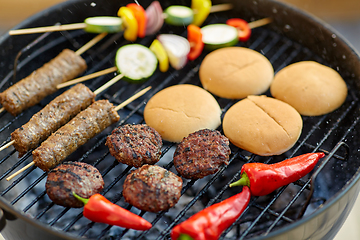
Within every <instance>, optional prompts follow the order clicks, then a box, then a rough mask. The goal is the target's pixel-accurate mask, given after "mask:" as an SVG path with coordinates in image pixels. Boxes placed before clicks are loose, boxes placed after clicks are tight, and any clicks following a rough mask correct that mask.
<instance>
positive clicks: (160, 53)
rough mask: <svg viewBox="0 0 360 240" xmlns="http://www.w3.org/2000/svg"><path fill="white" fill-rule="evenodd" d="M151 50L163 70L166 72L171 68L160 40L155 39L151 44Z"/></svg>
mask: <svg viewBox="0 0 360 240" xmlns="http://www.w3.org/2000/svg"><path fill="white" fill-rule="evenodd" d="M149 48H150V50H151V51H152V52H153V53H154V54H155V55H156V58H157V59H158V61H159V69H160V71H161V72H166V71H167V70H168V69H169V58H168V55H167V53H166V51H165V49H164V47H163V46H162V45H161V43H160V42H159V40H157V39H155V40H154V41H153V42H152V43H151V45H150V47H149Z"/></svg>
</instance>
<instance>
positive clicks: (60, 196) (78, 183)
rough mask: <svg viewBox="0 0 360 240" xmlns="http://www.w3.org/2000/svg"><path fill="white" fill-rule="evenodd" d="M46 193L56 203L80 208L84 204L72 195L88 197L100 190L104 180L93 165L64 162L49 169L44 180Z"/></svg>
mask: <svg viewBox="0 0 360 240" xmlns="http://www.w3.org/2000/svg"><path fill="white" fill-rule="evenodd" d="M45 187H46V193H47V195H48V196H49V198H50V199H51V200H52V201H53V202H54V203H56V204H58V205H61V206H64V207H73V208H80V207H83V206H84V204H83V203H82V202H81V201H79V200H78V199H76V198H75V197H74V195H73V192H75V193H76V194H77V195H79V196H80V197H83V198H89V197H91V196H92V195H94V194H96V193H99V192H101V190H102V189H103V188H104V180H103V178H102V176H101V174H100V172H99V171H98V170H97V169H96V168H95V167H93V166H91V165H89V164H87V163H83V162H65V163H63V164H60V165H59V166H57V167H56V168H54V169H53V170H51V171H50V172H49V174H48V176H47V180H46V184H45Z"/></svg>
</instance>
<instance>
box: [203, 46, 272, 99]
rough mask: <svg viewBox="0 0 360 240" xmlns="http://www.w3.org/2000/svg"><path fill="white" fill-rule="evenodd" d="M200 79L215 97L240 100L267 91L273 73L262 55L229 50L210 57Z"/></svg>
mask: <svg viewBox="0 0 360 240" xmlns="http://www.w3.org/2000/svg"><path fill="white" fill-rule="evenodd" d="M199 77H200V81H201V84H202V86H203V87H204V89H206V90H208V91H209V92H211V93H213V94H215V95H216V96H219V97H222V98H228V99H241V98H245V97H247V96H248V95H257V94H262V93H264V92H265V91H267V90H268V89H269V87H270V84H271V82H272V80H273V78H274V69H273V67H272V65H271V63H270V62H269V60H268V59H267V58H266V57H265V56H263V55H262V54H261V53H259V52H257V51H255V50H252V49H249V48H244V47H227V48H221V49H218V50H215V51H213V52H211V53H209V54H208V55H207V56H206V57H205V58H204V60H203V62H202V63H201V66H200V69H199Z"/></svg>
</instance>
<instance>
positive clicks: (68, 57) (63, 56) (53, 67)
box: [0, 33, 106, 116]
mask: <svg viewBox="0 0 360 240" xmlns="http://www.w3.org/2000/svg"><path fill="white" fill-rule="evenodd" d="M105 36H106V33H102V34H99V35H97V36H96V37H95V38H93V39H92V40H91V41H89V42H88V43H87V44H85V45H84V46H83V47H81V48H80V49H79V50H77V51H76V52H74V51H72V50H70V49H64V50H63V51H62V52H61V53H60V54H59V55H57V56H56V57H55V58H54V59H52V60H51V61H50V62H48V63H46V64H44V65H43V66H42V67H40V68H39V69H37V70H35V71H33V72H32V73H31V74H30V75H29V76H28V77H26V78H24V79H22V80H21V81H19V82H17V83H16V84H14V85H12V86H11V87H9V88H8V89H6V90H5V91H4V92H2V93H0V103H1V104H2V106H3V108H2V109H0V112H2V111H3V110H6V111H8V112H9V113H11V114H12V115H13V116H16V115H18V114H19V113H21V112H22V111H24V110H25V109H27V108H29V107H32V106H34V105H36V104H38V103H39V102H40V101H41V100H42V99H44V98H45V97H46V96H48V95H51V94H53V93H55V92H56V91H57V88H56V86H57V85H58V84H60V83H62V82H66V81H68V80H70V79H74V77H76V76H78V75H79V74H81V73H83V72H84V71H85V70H86V68H87V65H86V62H85V60H84V59H83V58H82V57H81V56H80V55H81V54H83V53H84V52H85V51H86V50H88V49H89V48H90V47H92V46H93V45H94V44H96V43H97V42H99V41H100V40H101V39H103V38H104V37H105Z"/></svg>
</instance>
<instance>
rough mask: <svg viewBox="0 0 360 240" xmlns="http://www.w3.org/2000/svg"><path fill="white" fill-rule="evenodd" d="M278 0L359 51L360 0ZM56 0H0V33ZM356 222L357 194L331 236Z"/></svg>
mask: <svg viewBox="0 0 360 240" xmlns="http://www.w3.org/2000/svg"><path fill="white" fill-rule="evenodd" d="M68 1H71V0H68ZM94 1H95V0H94ZM278 1H281V2H286V3H288V4H291V5H293V6H295V7H297V8H300V9H302V10H304V11H306V12H308V13H310V14H312V15H315V16H316V17H318V18H320V19H322V20H323V21H324V22H325V23H327V24H329V25H331V26H332V27H333V28H335V30H337V31H338V32H339V33H340V34H341V35H342V36H343V37H344V38H345V39H346V40H347V41H348V42H349V43H350V44H351V45H352V46H353V47H354V49H355V50H357V52H358V53H359V52H360V41H359V39H360V0H278ZM60 2H65V0H32V1H29V0H0V36H1V35H3V34H5V33H6V32H7V31H8V30H10V29H11V28H13V27H14V26H16V25H17V24H18V23H20V22H22V21H23V20H25V19H26V18H28V17H29V16H31V15H33V14H35V13H37V12H39V11H41V10H43V9H46V8H48V7H50V6H53V5H55V4H57V3H60ZM359 226H360V198H359V197H358V200H357V202H356V204H355V206H354V208H353V210H352V212H351V214H350V215H349V217H348V219H347V220H346V222H345V224H344V226H343V227H342V229H341V230H340V232H339V233H338V234H337V236H336V237H335V240H342V239H349V240H350V239H360V228H359ZM0 239H1V235H0ZM10 240H11V239H10Z"/></svg>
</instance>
